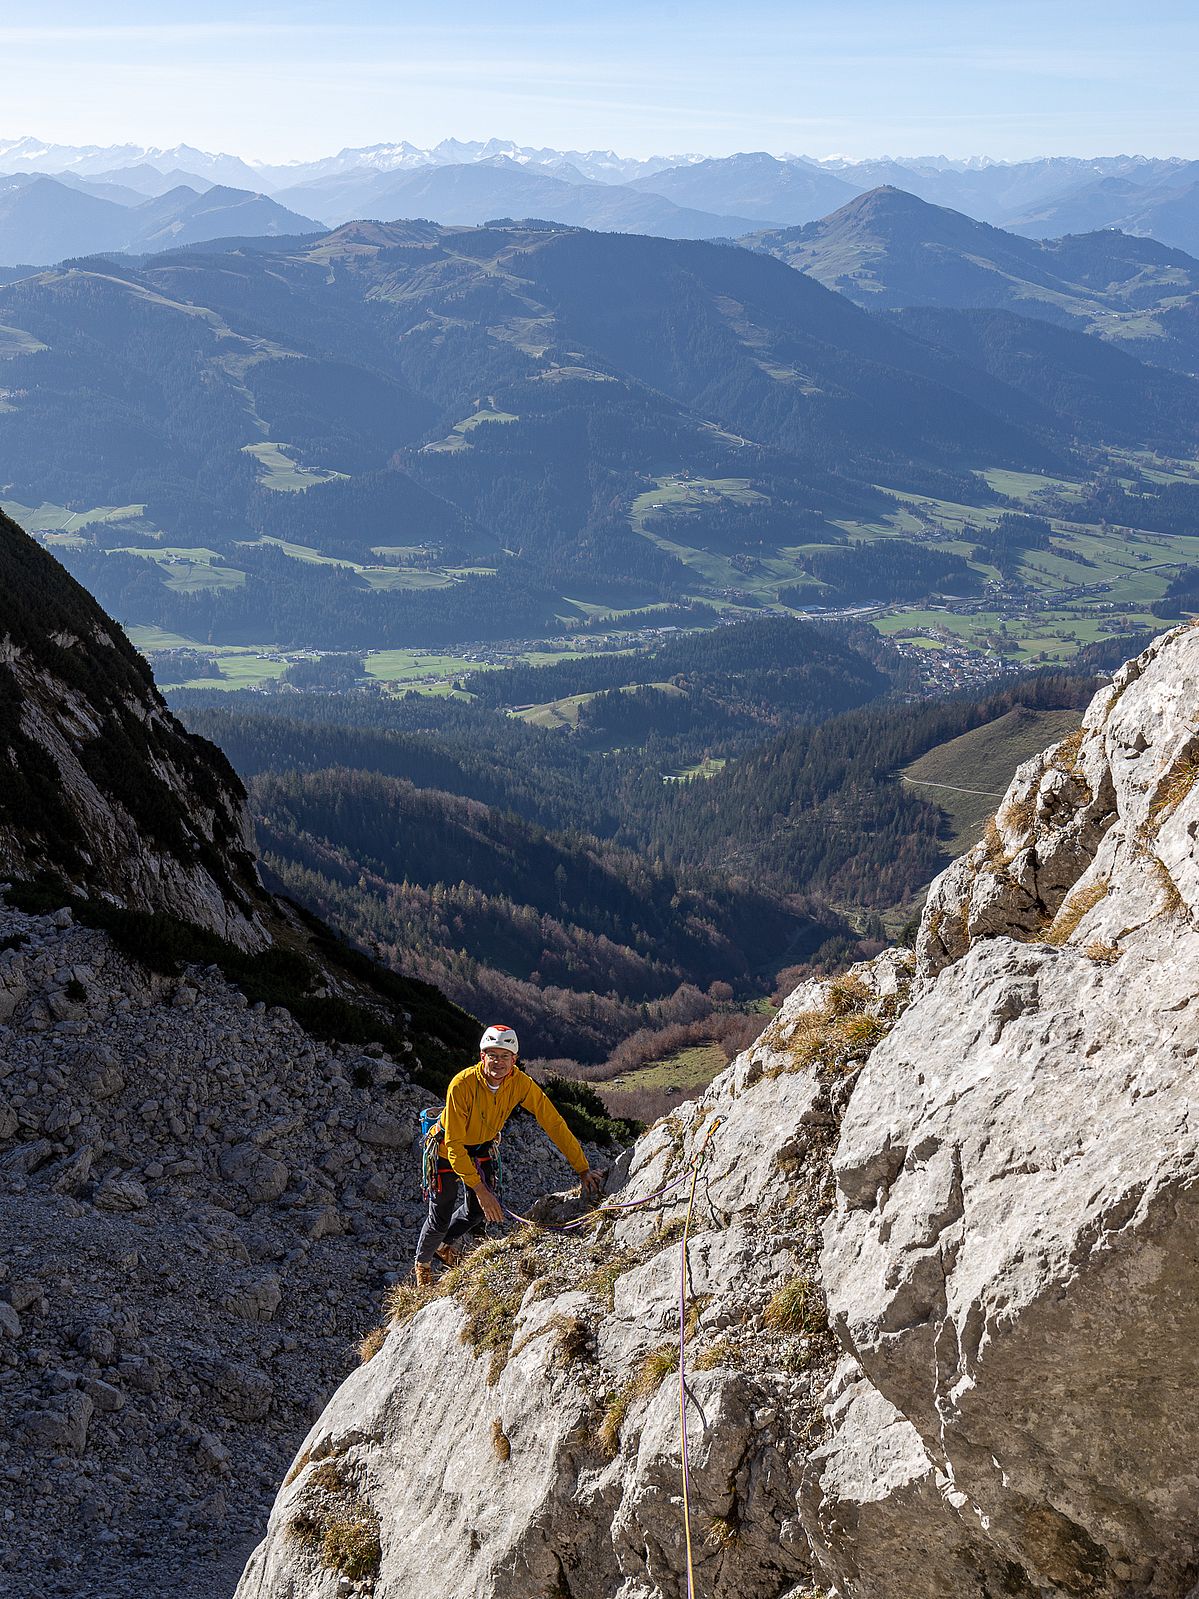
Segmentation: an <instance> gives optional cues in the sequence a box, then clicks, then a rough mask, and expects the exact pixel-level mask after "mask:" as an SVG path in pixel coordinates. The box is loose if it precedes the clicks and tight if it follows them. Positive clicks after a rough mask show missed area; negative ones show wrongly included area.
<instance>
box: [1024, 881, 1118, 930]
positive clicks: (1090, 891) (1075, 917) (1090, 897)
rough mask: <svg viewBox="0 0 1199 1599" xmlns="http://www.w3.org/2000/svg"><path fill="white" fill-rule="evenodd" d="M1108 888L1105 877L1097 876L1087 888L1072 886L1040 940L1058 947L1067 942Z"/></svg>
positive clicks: (1106, 892) (1105, 895) (1106, 893)
mask: <svg viewBox="0 0 1199 1599" xmlns="http://www.w3.org/2000/svg"><path fill="white" fill-rule="evenodd" d="M1110 890H1111V884H1110V883H1109V882H1108V880H1107V878H1106V877H1101V878H1099V879H1098V881H1097V882H1094V883H1092V884H1090V886H1089V887H1087V888H1072V889H1071V890H1070V892H1069V893H1068V894H1067V895H1066V897H1065V899H1064V900H1063V901H1062V903H1061V905H1060V907H1059V908H1058V913H1057V915H1056V916H1055V917H1054V918H1053V921H1052V922H1051V923H1050V924H1049V926H1048V928H1047V929H1046V930H1045V932H1044V933H1043V934H1042V935H1041V942H1042V943H1043V944H1056V945H1057V946H1059V947H1060V946H1061V945H1062V944H1065V943H1068V942H1069V939H1070V936H1071V935H1072V933H1073V932H1074V930H1075V928H1076V927H1077V926H1078V924H1079V922H1081V921H1082V919H1083V917H1084V916H1086V915H1087V914H1088V913H1089V912H1090V911H1093V910H1094V909H1095V907H1096V905H1098V904H1099V902H1100V900H1103V899H1106V898H1107V896H1108V893H1109V892H1110Z"/></svg>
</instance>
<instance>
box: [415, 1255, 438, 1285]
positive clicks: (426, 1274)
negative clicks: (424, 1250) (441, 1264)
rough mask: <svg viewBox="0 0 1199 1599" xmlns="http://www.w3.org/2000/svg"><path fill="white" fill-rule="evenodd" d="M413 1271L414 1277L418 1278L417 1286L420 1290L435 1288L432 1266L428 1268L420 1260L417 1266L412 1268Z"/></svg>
mask: <svg viewBox="0 0 1199 1599" xmlns="http://www.w3.org/2000/svg"><path fill="white" fill-rule="evenodd" d="M412 1271H413V1275H414V1276H415V1278H416V1286H417V1287H418V1288H432V1286H433V1268H432V1266H426V1265H425V1264H424V1262H423V1261H420V1260H418V1261H417V1263H416V1265H415V1266H414V1267H413V1268H412Z"/></svg>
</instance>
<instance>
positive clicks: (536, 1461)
mask: <svg viewBox="0 0 1199 1599" xmlns="http://www.w3.org/2000/svg"><path fill="white" fill-rule="evenodd" d="M911 965H912V958H911V956H910V955H909V954H907V953H906V952H899V953H897V952H890V953H889V954H888V955H887V956H886V957H885V958H880V960H879V961H878V962H876V963H874V964H873V966H872V967H870V968H863V969H859V970H858V971H856V972H854V973H851V974H850V975H849V977H848V978H846V979H842V980H841V981H840V983H839V984H838V983H834V984H818V983H814V984H809V985H805V986H804V987H803V988H801V989H799V990H797V991H796V993H795V994H793V995H792V996H791V998H790V999H789V1000H788V1002H787V1004H786V1005H785V1006H784V1007H783V1009H782V1011H781V1012H780V1014H779V1015H778V1016H777V1017H776V1018H775V1019H774V1021H773V1022H772V1023H771V1025H770V1027H769V1028H768V1029H767V1030H766V1032H765V1033H764V1034H763V1035H762V1036H761V1038H760V1039H759V1040H758V1041H757V1043H756V1044H755V1045H754V1046H753V1047H752V1048H751V1049H750V1050H748V1051H747V1052H746V1053H745V1054H744V1055H742V1056H740V1057H739V1058H738V1060H737V1061H735V1062H734V1063H733V1064H732V1065H731V1066H730V1067H729V1068H728V1070H727V1071H725V1072H724V1073H722V1075H721V1076H719V1077H718V1078H717V1079H716V1080H715V1082H713V1084H712V1085H711V1087H710V1088H709V1089H708V1091H707V1092H706V1093H705V1094H704V1096H703V1097H702V1099H700V1100H698V1101H694V1102H692V1103H690V1104H688V1105H685V1106H683V1107H682V1108H681V1109H680V1110H679V1111H677V1112H675V1113H674V1114H672V1115H671V1116H668V1117H666V1118H665V1119H664V1120H663V1121H661V1122H659V1123H657V1124H656V1125H655V1126H654V1127H653V1128H651V1129H650V1131H649V1132H647V1133H646V1134H645V1136H644V1137H643V1138H642V1139H641V1140H640V1141H639V1142H638V1144H637V1145H636V1146H635V1148H634V1149H632V1150H630V1151H628V1152H627V1153H626V1154H625V1155H624V1156H623V1157H622V1159H621V1161H620V1162H619V1163H618V1165H617V1168H616V1170H615V1172H614V1173H613V1177H612V1181H611V1184H610V1187H611V1189H612V1190H613V1197H614V1199H615V1201H616V1202H618V1203H619V1204H621V1205H624V1206H628V1207H634V1206H638V1202H639V1201H647V1203H645V1204H644V1206H639V1207H638V1208H628V1209H626V1210H623V1211H617V1212H614V1213H613V1214H612V1215H611V1217H610V1218H609V1220H608V1221H607V1222H605V1223H604V1224H603V1226H602V1227H600V1228H599V1230H598V1232H596V1233H595V1234H594V1235H593V1234H592V1233H591V1232H590V1231H589V1232H587V1233H585V1234H584V1235H583V1236H582V1237H581V1238H572V1237H569V1236H554V1235H552V1234H540V1235H535V1234H528V1235H518V1236H517V1237H516V1238H515V1239H513V1240H512V1242H511V1243H510V1244H508V1245H500V1246H499V1248H498V1249H497V1250H496V1252H495V1253H494V1254H490V1255H489V1254H488V1253H487V1251H480V1252H479V1254H478V1255H477V1256H476V1257H475V1258H474V1259H470V1260H468V1262H467V1264H466V1266H465V1267H464V1268H463V1271H462V1273H461V1274H460V1280H459V1281H458V1282H457V1283H454V1284H452V1285H450V1286H449V1287H448V1288H447V1291H446V1292H445V1293H440V1294H435V1295H433V1296H432V1297H430V1298H429V1299H428V1300H427V1302H426V1303H425V1304H424V1305H423V1306H421V1305H419V1303H417V1304H415V1305H414V1304H412V1303H409V1304H408V1305H407V1306H406V1307H403V1308H402V1310H401V1314H400V1315H399V1316H398V1317H397V1319H396V1320H395V1321H393V1322H392V1324H391V1326H390V1329H389V1331H388V1333H387V1337H386V1339H385V1341H384V1343H383V1345H382V1348H381V1350H380V1352H379V1353H378V1354H376V1355H375V1357H374V1358H373V1359H372V1360H371V1361H370V1363H369V1364H368V1365H367V1366H365V1367H364V1368H363V1369H362V1370H360V1371H359V1372H356V1373H355V1374H354V1375H353V1376H352V1377H350V1378H349V1379H348V1381H347V1382H346V1383H345V1384H344V1385H343V1386H342V1388H341V1389H340V1390H339V1392H338V1393H337V1394H336V1395H335V1397H334V1398H333V1400H332V1402H331V1403H330V1405H329V1406H328V1407H327V1409H326V1410H325V1413H324V1414H323V1415H322V1416H321V1418H320V1420H319V1421H318V1422H317V1424H316V1426H315V1427H314V1429H313V1431H312V1432H311V1433H310V1435H309V1437H308V1439H307V1440H306V1441H305V1443H304V1445H303V1447H302V1449H301V1451H300V1454H299V1456H298V1457H297V1465H296V1467H294V1468H293V1474H292V1475H291V1476H290V1478H289V1481H288V1483H287V1484H286V1485H285V1487H284V1488H283V1490H282V1492H281V1494H280V1496H279V1499H278V1500H277V1502H276V1505H275V1509H274V1511H273V1513H272V1516H271V1521H270V1525H269V1528H268V1531H267V1536H266V1538H265V1540H264V1542H263V1543H262V1544H261V1546H260V1547H259V1549H258V1550H257V1551H256V1552H255V1554H254V1556H253V1558H252V1559H251V1561H250V1564H249V1566H248V1567H247V1569H246V1573H245V1575H244V1577H243V1579H242V1584H241V1587H240V1588H239V1590H238V1599H282V1596H283V1595H295V1596H299V1595H305V1596H307V1595H318V1594H323V1593H325V1592H326V1591H327V1592H329V1593H333V1592H334V1591H335V1588H334V1586H333V1585H332V1582H331V1576H330V1571H331V1569H333V1568H331V1566H330V1563H329V1562H330V1560H331V1559H332V1558H333V1553H332V1552H331V1550H330V1547H329V1545H328V1543H327V1538H328V1536H329V1531H330V1528H331V1527H334V1526H336V1525H337V1518H339V1517H341V1518H345V1517H350V1518H352V1519H355V1520H356V1521H357V1522H358V1523H359V1524H361V1525H363V1526H366V1527H368V1528H370V1529H373V1533H374V1535H376V1536H377V1538H378V1560H377V1563H376V1564H375V1565H374V1566H373V1567H372V1569H371V1572H370V1584H369V1585H370V1588H371V1591H372V1592H373V1593H374V1594H375V1595H376V1596H377V1599H383V1596H387V1599H416V1596H418V1595H420V1596H426V1595H429V1594H438V1595H447V1596H448V1595H459V1594H462V1595H466V1594H470V1595H472V1596H474V1595H478V1596H479V1599H529V1596H542V1595H545V1596H550V1595H561V1594H569V1595H571V1596H574V1599H615V1596H619V1599H658V1596H660V1595H664V1594H671V1595H674V1594H678V1593H679V1592H682V1591H685V1554H684V1547H683V1524H682V1508H681V1476H680V1473H681V1446H680V1431H679V1390H678V1378H677V1361H678V1335H679V1288H680V1271H681V1267H682V1255H681V1245H680V1241H679V1237H678V1234H679V1232H680V1230H681V1224H682V1221H683V1217H684V1214H685V1212H686V1209H687V1206H688V1201H689V1197H690V1192H691V1182H690V1173H691V1163H692V1161H693V1160H695V1159H696V1158H699V1159H700V1161H701V1164H700V1167H699V1176H698V1179H697V1182H696V1203H695V1207H694V1213H693V1218H692V1231H691V1235H690V1239H689V1242H688V1245H687V1256H686V1279H685V1281H686V1294H687V1304H688V1307H689V1308H688V1310H687V1312H686V1318H687V1319H686V1325H687V1328H688V1337H687V1369H688V1395H689V1399H688V1428H689V1434H690V1446H691V1447H690V1486H691V1506H692V1525H693V1548H694V1559H695V1573H696V1585H697V1592H699V1593H702V1594H704V1595H705V1596H707V1595H711V1596H713V1599H778V1596H779V1595H781V1594H788V1593H792V1592H794V1593H795V1594H796V1596H797V1599H798V1596H799V1595H800V1594H803V1593H807V1592H808V1591H809V1585H810V1583H811V1580H812V1567H811V1557H810V1553H809V1548H808V1541H807V1538H806V1535H805V1533H804V1530H803V1527H802V1524H801V1522H800V1518H799V1511H798V1504H799V1495H800V1488H801V1484H802V1480H803V1475H804V1470H805V1466H806V1461H807V1455H808V1450H809V1447H810V1444H811V1442H812V1440H813V1439H814V1438H816V1437H817V1436H818V1435H819V1432H820V1428H821V1425H822V1419H821V1414H820V1406H819V1400H820V1395H821V1392H822V1389H823V1386H824V1383H825V1380H826V1379H827V1377H828V1375H829V1374H830V1372H831V1370H832V1366H833V1363H834V1354H835V1348H834V1343H833V1340H832V1337H831V1335H830V1334H829V1332H828V1329H827V1326H826V1323H825V1319H824V1308H823V1300H822V1296H821V1293H820V1289H819V1284H818V1282H817V1280H816V1272H817V1267H816V1251H817V1246H818V1241H819V1221H820V1214H821V1210H822V1207H826V1206H827V1203H828V1202H829V1200H830V1199H831V1188H830V1187H829V1186H828V1178H829V1157H830V1156H831V1153H832V1148H833V1142H834V1139H835V1132H836V1119H837V1114H838V1105H839V1104H841V1103H843V1101H844V1097H845V1095H846V1093H847V1091H848V1086H849V1083H850V1081H851V1079H852V1072H853V1071H854V1070H855V1069H856V1067H857V1066H858V1065H860V1059H858V1060H856V1064H855V1058H854V1057H853V1055H852V1050H853V1048H854V1045H853V1042H852V1040H853V1037H854V1029H855V1028H857V1029H859V1030H861V1032H862V1035H863V1037H866V1036H873V1033H872V1029H874V1028H875V1027H883V1026H885V1025H886V1023H885V1022H884V1021H882V1020H880V1018H882V1017H885V1016H887V1015H890V1014H892V1013H893V1012H894V1010H895V1009H897V1008H898V1006H899V1004H900V1003H901V1002H902V995H903V994H904V993H905V992H906V988H907V984H908V981H909V978H910V973H911ZM817 1018H823V1019H824V1025H825V1033H823V1034H822V1033H821V1032H820V1027H819V1025H818V1023H817V1020H816V1019H817ZM867 1047H868V1046H866V1045H865V1044H863V1045H862V1046H861V1049H860V1051H859V1053H860V1055H861V1057H862V1058H864V1055H865V1052H866V1048H867ZM846 1052H849V1053H848V1055H847V1054H846ZM834 1058H835V1059H836V1060H837V1061H844V1062H845V1064H844V1065H841V1064H833V1062H834ZM846 1070H848V1072H849V1076H846V1075H845V1074H844V1073H845V1071H846ZM538 1214H539V1216H540V1217H541V1219H542V1220H544V1221H546V1222H549V1223H550V1224H551V1225H552V1224H555V1223H559V1222H562V1221H563V1220H564V1219H565V1218H567V1217H569V1216H571V1215H573V1214H577V1208H576V1209H572V1208H571V1207H570V1206H565V1205H558V1204H554V1203H550V1204H548V1205H546V1206H544V1207H540V1208H539V1212H538ZM522 1277H523V1280H522ZM476 1294H477V1295H479V1296H481V1298H476ZM509 1294H510V1295H511V1298H510V1299H509V1300H508V1309H507V1311H506V1313H505V1315H506V1319H505V1320H504V1321H503V1322H502V1323H501V1325H500V1326H499V1330H498V1339H497V1342H496V1343H493V1344H492V1345H490V1346H487V1345H486V1344H483V1345H482V1346H480V1345H479V1336H480V1329H479V1326H478V1324H477V1319H478V1316H479V1313H480V1310H482V1311H483V1312H484V1313H485V1314H486V1313H488V1312H490V1311H492V1310H495V1309H496V1308H497V1306H499V1305H500V1303H501V1301H503V1300H504V1299H505V1297H506V1296H507V1295H509ZM464 1339H465V1342H464V1341H463V1340H464ZM497 1345H498V1356H497V1355H496V1354H494V1353H490V1352H489V1347H490V1350H495V1349H496V1348H497ZM472 1346H474V1347H472ZM491 1377H493V1378H494V1383H492V1382H489V1378H491ZM330 1463H332V1465H331V1464H330ZM331 1471H332V1472H335V1473H336V1474H338V1477H339V1480H340V1482H341V1484H342V1487H341V1490H340V1500H339V1501H337V1502H333V1501H330V1500H329V1499H328V1498H327V1497H326V1489H325V1487H323V1486H322V1484H325V1483H327V1482H328V1481H329V1480H330V1475H331ZM307 1529H315V1533H314V1534H313V1533H311V1532H309V1531H306V1530H307ZM322 1529H323V1532H322ZM323 1539H324V1540H326V1541H322V1540H323Z"/></svg>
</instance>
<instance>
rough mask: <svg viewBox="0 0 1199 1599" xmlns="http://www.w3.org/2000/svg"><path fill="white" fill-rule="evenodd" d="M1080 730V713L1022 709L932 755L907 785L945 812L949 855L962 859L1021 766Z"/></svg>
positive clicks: (918, 763)
mask: <svg viewBox="0 0 1199 1599" xmlns="http://www.w3.org/2000/svg"><path fill="white" fill-rule="evenodd" d="M1078 725H1079V714H1078V712H1077V711H1075V710H1033V709H1030V708H1029V707H1028V706H1026V705H1017V706H1014V707H1013V708H1012V709H1011V710H1010V711H1005V712H1004V714H1003V715H1002V716H997V717H996V718H995V720H994V721H993V722H986V723H984V724H983V726H982V727H975V728H971V730H970V731H969V732H968V733H960V734H959V735H958V736H957V737H956V738H951V739H948V740H946V742H945V743H944V744H938V745H937V746H936V747H935V748H933V749H931V750H928V751H927V752H926V753H925V754H923V755H921V756H920V757H919V759H918V760H915V761H912V762H911V763H910V764H909V765H908V766H905V767H904V768H903V773H902V777H903V781H904V783H905V785H906V786H908V787H910V788H911V789H912V791H913V792H914V793H915V794H916V795H917V796H918V797H919V798H920V799H922V800H926V801H928V802H929V803H930V804H933V805H936V806H937V807H938V808H939V809H940V810H942V811H944V812H945V815H946V817H947V819H948V823H949V833H948V840H947V846H946V847H947V849H948V851H949V853H950V854H952V855H960V854H961V852H962V851H963V850H966V849H969V848H970V846H971V845H972V844H975V843H977V842H978V840H979V839H980V838H981V837H982V832H983V824H984V823H985V822H986V820H987V818H988V816H992V815H993V814H994V812H995V807H996V806H997V805H998V803H999V801H1000V799H1002V797H1003V795H1004V793H1005V792H1006V790H1007V786H1008V784H1009V783H1010V782H1011V780H1012V776H1013V774H1014V772H1015V770H1016V768H1017V766H1019V765H1020V763H1021V761H1027V760H1030V759H1031V758H1032V757H1033V756H1034V755H1039V754H1040V753H1041V751H1042V750H1043V749H1047V748H1048V746H1049V745H1050V744H1053V743H1055V742H1056V741H1057V740H1058V739H1062V738H1065V737H1066V735H1067V734H1068V733H1072V732H1073V731H1074V729H1075V728H1076V727H1077V726H1078Z"/></svg>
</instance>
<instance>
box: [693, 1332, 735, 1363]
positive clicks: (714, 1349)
mask: <svg viewBox="0 0 1199 1599" xmlns="http://www.w3.org/2000/svg"><path fill="white" fill-rule="evenodd" d="M736 1355H737V1346H736V1344H735V1343H734V1342H733V1340H732V1339H731V1338H728V1337H725V1338H718V1339H717V1340H716V1342H715V1343H714V1344H709V1345H708V1347H707V1348H706V1349H701V1350H700V1352H699V1354H698V1355H696V1357H695V1359H694V1360H693V1361H692V1362H691V1366H692V1370H694V1371H715V1370H716V1368H717V1367H718V1366H731V1365H733V1364H734V1363H735V1360H736Z"/></svg>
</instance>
